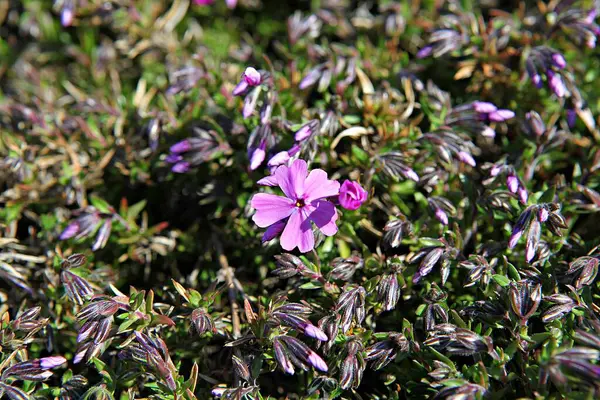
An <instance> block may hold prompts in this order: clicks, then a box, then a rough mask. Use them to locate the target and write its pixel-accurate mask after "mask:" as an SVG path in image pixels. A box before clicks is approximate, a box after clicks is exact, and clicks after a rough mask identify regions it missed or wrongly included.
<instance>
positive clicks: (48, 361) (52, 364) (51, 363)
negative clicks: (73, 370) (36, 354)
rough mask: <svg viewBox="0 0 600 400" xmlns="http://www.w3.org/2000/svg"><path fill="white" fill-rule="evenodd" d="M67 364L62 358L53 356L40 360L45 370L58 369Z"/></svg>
mask: <svg viewBox="0 0 600 400" xmlns="http://www.w3.org/2000/svg"><path fill="white" fill-rule="evenodd" d="M66 362H67V359H66V358H64V357H62V356H52V357H44V358H40V366H41V367H42V369H43V370H46V369H52V368H56V367H58V366H59V365H62V364H64V363H66Z"/></svg>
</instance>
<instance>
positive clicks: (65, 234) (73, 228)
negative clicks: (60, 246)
mask: <svg viewBox="0 0 600 400" xmlns="http://www.w3.org/2000/svg"><path fill="white" fill-rule="evenodd" d="M77 232H79V224H78V223H77V222H71V223H70V224H69V225H67V227H66V228H65V230H64V231H62V233H61V234H60V236H59V237H58V238H59V239H60V240H66V239H70V238H72V237H73V236H75V235H76V234H77Z"/></svg>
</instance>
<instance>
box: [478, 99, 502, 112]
mask: <svg viewBox="0 0 600 400" xmlns="http://www.w3.org/2000/svg"><path fill="white" fill-rule="evenodd" d="M473 109H474V110H475V111H477V112H478V113H481V114H489V113H492V112H494V111H496V110H497V109H498V107H496V106H495V105H493V104H492V103H489V102H487V101H474V102H473Z"/></svg>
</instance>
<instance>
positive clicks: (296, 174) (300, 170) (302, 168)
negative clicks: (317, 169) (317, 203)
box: [275, 160, 308, 200]
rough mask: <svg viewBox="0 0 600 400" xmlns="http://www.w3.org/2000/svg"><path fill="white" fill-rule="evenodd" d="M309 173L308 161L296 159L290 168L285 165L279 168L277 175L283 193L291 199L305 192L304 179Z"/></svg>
mask: <svg viewBox="0 0 600 400" xmlns="http://www.w3.org/2000/svg"><path fill="white" fill-rule="evenodd" d="M307 173H308V167H307V166H306V161H304V160H294V162H293V163H292V165H291V166H290V167H289V168H288V167H286V166H285V165H282V166H281V167H279V168H277V171H275V177H276V178H277V183H278V184H279V187H280V188H281V190H283V193H285V195H286V196H287V197H289V198H290V199H294V200H297V199H299V198H302V195H303V194H304V181H305V180H306V175H307Z"/></svg>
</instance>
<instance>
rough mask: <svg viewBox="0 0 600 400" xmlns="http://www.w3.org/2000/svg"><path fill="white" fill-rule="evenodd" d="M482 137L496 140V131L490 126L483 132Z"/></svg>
mask: <svg viewBox="0 0 600 400" xmlns="http://www.w3.org/2000/svg"><path fill="white" fill-rule="evenodd" d="M481 136H484V137H489V138H492V139H493V138H495V137H496V131H495V130H493V129H492V128H490V127H489V126H486V127H485V128H484V129H483V131H482V132H481Z"/></svg>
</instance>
